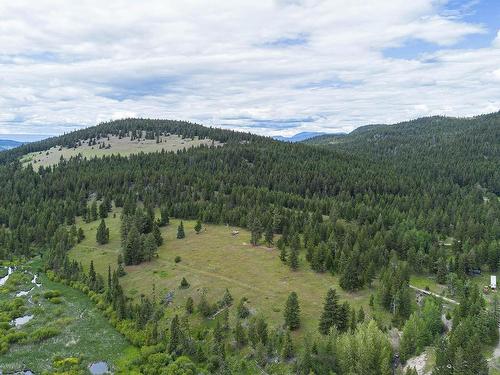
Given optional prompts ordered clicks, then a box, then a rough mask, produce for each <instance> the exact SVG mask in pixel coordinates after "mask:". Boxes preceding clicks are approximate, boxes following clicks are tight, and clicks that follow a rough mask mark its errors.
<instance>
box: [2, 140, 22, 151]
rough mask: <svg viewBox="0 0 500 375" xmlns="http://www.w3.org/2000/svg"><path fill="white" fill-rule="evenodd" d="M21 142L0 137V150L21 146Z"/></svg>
mask: <svg viewBox="0 0 500 375" xmlns="http://www.w3.org/2000/svg"><path fill="white" fill-rule="evenodd" d="M22 144H23V143H22V142H18V141H12V140H10V139H0V151H5V150H11V149H13V148H15V147H19V146H21V145H22Z"/></svg>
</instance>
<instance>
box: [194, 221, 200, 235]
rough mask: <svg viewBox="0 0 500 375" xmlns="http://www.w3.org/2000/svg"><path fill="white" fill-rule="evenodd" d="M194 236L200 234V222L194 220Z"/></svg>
mask: <svg viewBox="0 0 500 375" xmlns="http://www.w3.org/2000/svg"><path fill="white" fill-rule="evenodd" d="M194 230H195V232H196V234H200V231H201V220H199V219H198V220H196V225H195V226H194Z"/></svg>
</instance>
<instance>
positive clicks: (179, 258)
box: [174, 255, 182, 263]
mask: <svg viewBox="0 0 500 375" xmlns="http://www.w3.org/2000/svg"><path fill="white" fill-rule="evenodd" d="M181 260H182V259H181V257H180V256H179V255H177V256H176V257H175V259H174V262H175V263H180V262H181Z"/></svg>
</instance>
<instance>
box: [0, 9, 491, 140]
mask: <svg viewBox="0 0 500 375" xmlns="http://www.w3.org/2000/svg"><path fill="white" fill-rule="evenodd" d="M499 20H500V1H498V0H476V1H474V0H472V1H471V0H462V1H445V0H438V1H432V0H412V1H408V0H379V1H375V0H373V1H366V0H325V1H322V0H273V1H272V0H259V1H238V0H226V1H217V0H215V1H203V0H199V1H194V0H182V1H180V0H179V1H174V0H172V1H164V0H158V1H154V0H151V1H150V0H144V1H136V0H128V1H125V0H124V1H112V0H106V1H102V0H100V1H92V0H89V1H85V0H82V1H78V2H76V1H67V0H61V1H55V0H54V1H53V0H37V1H32V0H16V1H1V2H0V137H2V138H8V136H9V135H11V136H12V137H19V136H14V135H13V134H47V135H49V134H60V133H62V132H65V131H69V130H73V129H75V128H78V127H82V126H88V125H94V124H96V123H99V122H101V121H106V120H109V119H117V118H123V117H132V116H140V117H152V118H169V119H183V120H191V121H196V122H199V123H202V124H205V125H212V126H223V127H228V128H234V129H241V130H251V131H253V132H256V133H259V134H266V135H277V134H283V135H290V134H295V133H297V132H300V131H324V132H339V131H350V130H352V129H354V128H356V127H358V126H361V125H365V124H370V123H393V122H397V121H401V120H406V119H411V118H415V117H419V116H428V115H433V114H443V115H453V116H470V115H475V114H480V113H486V112H493V111H498V110H499V109H500V22H499Z"/></svg>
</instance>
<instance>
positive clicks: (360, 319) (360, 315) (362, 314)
mask: <svg viewBox="0 0 500 375" xmlns="http://www.w3.org/2000/svg"><path fill="white" fill-rule="evenodd" d="M364 321H365V310H363V306H361V307H360V308H359V311H358V323H359V324H361V323H363V322H364Z"/></svg>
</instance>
